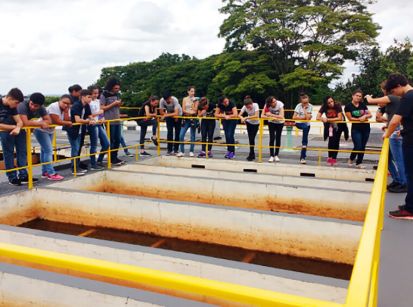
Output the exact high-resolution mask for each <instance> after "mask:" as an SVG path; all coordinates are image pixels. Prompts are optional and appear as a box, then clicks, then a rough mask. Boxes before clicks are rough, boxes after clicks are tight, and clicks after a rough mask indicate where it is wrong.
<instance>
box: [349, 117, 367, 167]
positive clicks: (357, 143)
mask: <svg viewBox="0 0 413 307" xmlns="http://www.w3.org/2000/svg"><path fill="white" fill-rule="evenodd" d="M353 127H354V124H353V126H352V127H351V139H352V140H353V144H354V148H353V150H355V151H365V150H366V145H367V141H368V140H369V136H370V126H365V127H362V128H356V129H354V128H353ZM356 157H357V160H356V165H358V164H361V163H363V158H364V153H355V152H352V153H351V155H350V160H351V161H354V159H355V158H356Z"/></svg>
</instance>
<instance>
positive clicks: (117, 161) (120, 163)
mask: <svg viewBox="0 0 413 307" xmlns="http://www.w3.org/2000/svg"><path fill="white" fill-rule="evenodd" d="M123 164H125V162H123V161H122V160H116V161H114V162H113V163H112V165H114V166H121V165H123Z"/></svg>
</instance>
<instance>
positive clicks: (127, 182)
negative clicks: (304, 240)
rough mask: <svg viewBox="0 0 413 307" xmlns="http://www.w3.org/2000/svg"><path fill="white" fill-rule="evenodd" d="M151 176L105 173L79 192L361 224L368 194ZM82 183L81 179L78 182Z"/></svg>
mask: <svg viewBox="0 0 413 307" xmlns="http://www.w3.org/2000/svg"><path fill="white" fill-rule="evenodd" d="M235 176H236V175H234V180H222V179H210V178H203V177H186V176H173V175H161V174H152V173H132V172H121V171H116V172H110V171H108V172H106V179H105V181H104V185H103V186H102V187H101V188H98V189H96V186H93V187H92V188H89V184H88V183H87V182H85V181H86V180H87V178H86V177H85V178H84V180H85V181H83V184H82V186H83V189H87V190H95V191H99V192H110V193H117V194H127V195H137V196H145V197H155V198H161V199H171V200H178V201H191V202H199V203H205V204H219V205H225V206H233V207H240V208H248V209H256V210H267V211H276V212H287V213H294V214H304V215H313V216H324V217H333V218H339V219H349V220H355V221H362V220H363V219H364V215H365V212H366V210H367V204H368V200H369V194H368V193H363V192H354V191H348V192H347V191H340V190H324V189H323V187H319V186H314V187H312V188H310V187H298V186H288V185H279V184H270V183H267V184H262V183H257V182H246V181H238V180H236V177H235ZM82 180H83V178H82Z"/></svg>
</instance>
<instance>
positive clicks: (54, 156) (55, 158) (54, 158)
mask: <svg viewBox="0 0 413 307" xmlns="http://www.w3.org/2000/svg"><path fill="white" fill-rule="evenodd" d="M56 138H57V136H56V129H54V131H53V162H56V161H57V146H56Z"/></svg>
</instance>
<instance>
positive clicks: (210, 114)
mask: <svg viewBox="0 0 413 307" xmlns="http://www.w3.org/2000/svg"><path fill="white" fill-rule="evenodd" d="M216 108H217V106H216V104H215V103H212V102H210V103H208V108H207V109H206V113H205V117H214V116H215V109H216ZM198 109H199V110H203V109H204V108H200V107H198ZM203 120H208V119H203ZM210 120H214V119H210Z"/></svg>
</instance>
